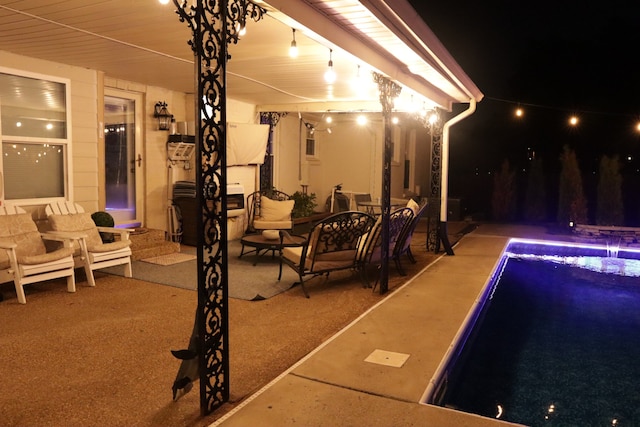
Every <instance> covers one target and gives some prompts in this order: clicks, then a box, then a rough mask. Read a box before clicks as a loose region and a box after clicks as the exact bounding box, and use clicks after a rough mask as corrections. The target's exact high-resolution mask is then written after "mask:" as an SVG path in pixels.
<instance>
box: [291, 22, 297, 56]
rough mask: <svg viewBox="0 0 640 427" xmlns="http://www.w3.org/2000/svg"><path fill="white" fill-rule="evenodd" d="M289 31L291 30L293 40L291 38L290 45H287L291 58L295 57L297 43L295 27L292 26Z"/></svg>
mask: <svg viewBox="0 0 640 427" xmlns="http://www.w3.org/2000/svg"><path fill="white" fill-rule="evenodd" d="M291 31H292V32H293V40H291V46H290V47H289V56H290V57H291V58H297V57H298V44H297V43H296V29H295V28H292V29H291Z"/></svg>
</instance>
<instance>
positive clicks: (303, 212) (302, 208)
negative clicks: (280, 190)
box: [291, 191, 317, 218]
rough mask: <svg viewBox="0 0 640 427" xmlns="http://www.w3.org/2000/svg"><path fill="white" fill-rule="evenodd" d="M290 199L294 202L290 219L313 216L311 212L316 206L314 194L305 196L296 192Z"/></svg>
mask: <svg viewBox="0 0 640 427" xmlns="http://www.w3.org/2000/svg"><path fill="white" fill-rule="evenodd" d="M291 198H292V199H293V200H294V201H295V203H294V205H293V211H292V212H291V217H292V218H303V217H305V216H311V215H313V210H314V209H315V207H316V206H317V204H316V194H315V193H311V194H307V193H302V192H300V191H296V192H295V193H293V194H292V195H291Z"/></svg>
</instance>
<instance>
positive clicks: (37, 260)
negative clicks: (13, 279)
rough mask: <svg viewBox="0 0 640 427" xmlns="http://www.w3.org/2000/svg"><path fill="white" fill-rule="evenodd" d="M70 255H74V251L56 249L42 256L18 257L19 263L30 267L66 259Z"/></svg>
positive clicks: (70, 249)
mask: <svg viewBox="0 0 640 427" xmlns="http://www.w3.org/2000/svg"><path fill="white" fill-rule="evenodd" d="M69 255H73V249H72V248H67V247H64V248H60V249H56V250H55V251H53V252H48V253H45V254H40V255H22V256H18V263H19V264H28V265H36V264H44V263H45V262H51V261H57V260H59V259H62V258H66V257H68V256H69Z"/></svg>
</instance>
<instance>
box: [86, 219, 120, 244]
mask: <svg viewBox="0 0 640 427" xmlns="http://www.w3.org/2000/svg"><path fill="white" fill-rule="evenodd" d="M91 219H92V220H93V222H95V224H96V225H97V226H98V227H113V226H114V225H115V221H114V220H113V217H112V216H111V214H110V213H109V212H104V211H98V212H94V213H92V214H91ZM100 237H101V238H102V241H103V242H104V243H109V242H113V240H114V237H113V233H100Z"/></svg>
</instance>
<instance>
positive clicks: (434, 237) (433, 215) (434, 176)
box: [427, 122, 442, 253]
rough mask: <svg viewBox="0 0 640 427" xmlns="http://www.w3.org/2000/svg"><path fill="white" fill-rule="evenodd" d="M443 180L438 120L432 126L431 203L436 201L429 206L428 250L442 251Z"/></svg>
mask: <svg viewBox="0 0 640 427" xmlns="http://www.w3.org/2000/svg"><path fill="white" fill-rule="evenodd" d="M441 181H442V125H441V124H440V123H439V122H438V123H437V124H436V125H434V126H432V127H431V195H430V196H429V198H430V200H429V203H436V201H437V206H434V208H431V207H429V208H428V209H429V215H428V218H427V221H428V224H427V250H433V251H434V252H436V253H437V252H439V251H440V239H439V237H438V227H439V224H440V208H439V206H440V184H441Z"/></svg>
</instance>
